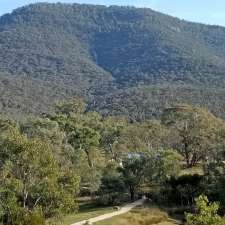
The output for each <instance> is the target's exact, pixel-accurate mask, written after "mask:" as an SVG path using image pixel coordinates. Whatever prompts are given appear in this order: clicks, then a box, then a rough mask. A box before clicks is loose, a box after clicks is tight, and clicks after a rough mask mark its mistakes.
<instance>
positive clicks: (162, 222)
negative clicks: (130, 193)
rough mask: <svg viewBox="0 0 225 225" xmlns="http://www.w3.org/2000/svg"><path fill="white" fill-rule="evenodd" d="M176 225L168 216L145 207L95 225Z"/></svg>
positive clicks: (158, 210)
mask: <svg viewBox="0 0 225 225" xmlns="http://www.w3.org/2000/svg"><path fill="white" fill-rule="evenodd" d="M153 224H159V225H177V224H179V223H178V221H175V220H172V219H170V218H169V217H168V214H167V213H166V212H164V211H162V210H160V209H159V208H157V207H153V206H148V205H145V206H143V207H137V208H135V209H133V210H131V211H130V212H129V213H126V214H124V215H121V216H116V217H113V218H111V219H109V220H104V221H101V222H98V223H95V225H153Z"/></svg>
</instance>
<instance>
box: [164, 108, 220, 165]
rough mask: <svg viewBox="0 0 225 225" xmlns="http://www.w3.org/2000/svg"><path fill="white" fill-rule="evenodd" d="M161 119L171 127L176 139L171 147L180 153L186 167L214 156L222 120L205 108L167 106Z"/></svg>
mask: <svg viewBox="0 0 225 225" xmlns="http://www.w3.org/2000/svg"><path fill="white" fill-rule="evenodd" d="M162 121H163V123H164V124H165V125H167V126H168V127H170V128H171V131H172V132H173V133H172V134H173V136H174V137H175V139H176V140H175V141H174V143H173V145H172V147H174V148H175V149H177V150H178V151H179V152H180V154H182V156H183V157H184V159H185V161H186V164H187V167H192V166H194V165H196V164H197V163H198V162H199V161H201V160H210V159H212V158H214V157H215V155H214V151H213V149H214V148H215V146H216V145H217V132H218V130H220V129H222V127H224V122H223V121H222V120H220V119H218V118H216V117H215V116H214V115H213V114H211V113H210V112H208V111H207V110H205V109H202V108H198V107H192V106H189V105H178V106H175V107H170V108H167V109H166V110H165V111H164V113H163V115H162Z"/></svg>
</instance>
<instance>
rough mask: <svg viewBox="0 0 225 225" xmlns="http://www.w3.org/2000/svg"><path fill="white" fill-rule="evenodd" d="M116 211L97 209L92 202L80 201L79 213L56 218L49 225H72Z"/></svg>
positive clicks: (109, 208)
mask: <svg viewBox="0 0 225 225" xmlns="http://www.w3.org/2000/svg"><path fill="white" fill-rule="evenodd" d="M113 211H115V210H114V209H113V207H97V206H96V205H94V204H93V203H91V201H83V200H81V201H80V209H79V211H78V212H77V213H74V214H71V215H67V216H65V217H63V218H55V219H51V220H48V221H47V224H48V225H70V224H72V223H76V222H79V221H82V220H87V219H90V218H92V217H96V216H100V215H102V214H106V213H110V212H113Z"/></svg>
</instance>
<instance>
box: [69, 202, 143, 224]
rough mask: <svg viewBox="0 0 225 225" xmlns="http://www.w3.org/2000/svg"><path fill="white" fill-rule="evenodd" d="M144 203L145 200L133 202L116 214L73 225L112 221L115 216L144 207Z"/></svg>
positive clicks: (108, 214)
mask: <svg viewBox="0 0 225 225" xmlns="http://www.w3.org/2000/svg"><path fill="white" fill-rule="evenodd" d="M144 202H145V199H140V200H138V201H136V202H133V203H130V204H127V205H125V206H123V207H122V208H121V209H120V210H118V211H116V212H112V213H107V214H104V215H101V216H97V217H94V218H91V219H88V220H83V221H80V222H77V223H73V224H71V225H84V224H85V223H86V222H87V221H88V222H90V223H96V222H98V221H102V220H106V219H110V218H112V217H114V216H119V215H121V214H124V213H127V212H129V211H130V210H131V209H133V208H134V207H137V206H140V205H143V204H144Z"/></svg>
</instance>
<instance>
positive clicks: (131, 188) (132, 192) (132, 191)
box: [130, 186, 135, 202]
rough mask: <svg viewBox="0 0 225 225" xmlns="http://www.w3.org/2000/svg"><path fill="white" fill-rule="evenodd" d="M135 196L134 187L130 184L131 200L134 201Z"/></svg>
mask: <svg viewBox="0 0 225 225" xmlns="http://www.w3.org/2000/svg"><path fill="white" fill-rule="evenodd" d="M134 197H135V191H134V187H132V186H130V200H131V202H133V201H134Z"/></svg>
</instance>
